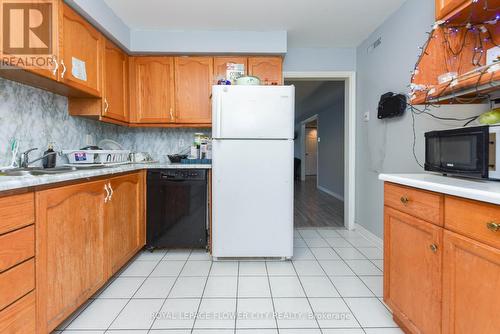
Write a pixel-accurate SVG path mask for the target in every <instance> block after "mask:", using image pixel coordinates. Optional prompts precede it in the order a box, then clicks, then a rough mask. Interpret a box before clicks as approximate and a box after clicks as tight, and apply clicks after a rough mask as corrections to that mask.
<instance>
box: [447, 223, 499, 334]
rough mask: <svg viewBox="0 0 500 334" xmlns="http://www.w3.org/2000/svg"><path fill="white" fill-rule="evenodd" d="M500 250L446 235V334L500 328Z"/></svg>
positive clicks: (488, 332) (485, 332)
mask: <svg viewBox="0 0 500 334" xmlns="http://www.w3.org/2000/svg"><path fill="white" fill-rule="evenodd" d="M499 309H500V250H499V249H497V248H493V247H490V246H486V245H484V244H482V243H480V242H477V241H474V240H472V239H469V238H467V237H464V236H461V235H458V234H456V233H453V232H449V231H445V232H444V260H443V333H446V334H452V333H453V334H469V333H481V334H494V333H498V332H499V329H500V317H498V310H499Z"/></svg>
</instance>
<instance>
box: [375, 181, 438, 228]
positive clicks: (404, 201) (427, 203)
mask: <svg viewBox="0 0 500 334" xmlns="http://www.w3.org/2000/svg"><path fill="white" fill-rule="evenodd" d="M443 199H444V197H443V195H441V194H438V193H433V192H430V191H425V190H420V189H416V188H411V187H405V186H400V185H396V184H394V183H390V182H386V183H385V184H384V204H385V205H387V206H389V207H391V208H393V209H396V210H399V211H402V212H405V213H407V214H409V215H411V216H413V217H417V218H420V219H423V220H426V221H428V222H429V223H433V224H435V225H439V226H443Z"/></svg>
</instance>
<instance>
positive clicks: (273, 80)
mask: <svg viewBox="0 0 500 334" xmlns="http://www.w3.org/2000/svg"><path fill="white" fill-rule="evenodd" d="M282 63H283V60H282V59H281V57H250V58H248V74H249V75H254V76H256V77H259V78H260V80H261V83H262V84H263V85H282V84H283V69H282Z"/></svg>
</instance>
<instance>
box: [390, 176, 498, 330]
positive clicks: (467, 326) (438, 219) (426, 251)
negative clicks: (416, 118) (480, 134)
mask: <svg viewBox="0 0 500 334" xmlns="http://www.w3.org/2000/svg"><path fill="white" fill-rule="evenodd" d="M394 176H395V177H392V175H381V178H382V179H383V180H385V181H386V182H385V186H384V189H385V191H384V205H385V208H384V212H385V213H384V301H385V302H386V303H387V305H388V306H389V307H390V308H391V310H392V311H393V312H394V320H395V321H396V322H397V323H398V324H399V325H400V326H401V328H402V329H404V330H405V332H407V333H485V334H486V333H492V334H493V333H497V332H498V329H499V328H500V321H499V320H498V317H497V316H496V315H495V312H496V311H495V310H496V309H498V307H500V302H499V301H500V294H499V292H498V282H499V279H500V224H499V222H500V205H499V204H498V203H496V202H495V200H494V197H495V193H494V192H492V193H491V201H492V202H493V203H490V202H485V201H479V200H472V199H470V198H464V197H458V196H454V195H450V194H449V193H448V192H447V191H444V193H440V192H435V191H429V190H426V188H428V187H426V186H425V185H423V183H422V184H420V185H419V186H418V187H419V188H415V187H412V186H408V184H410V185H412V184H418V183H419V182H418V181H420V180H421V179H425V180H426V181H427V182H428V181H429V180H433V181H434V184H435V185H436V186H435V187H432V186H431V187H430V188H436V189H438V188H439V187H443V188H445V187H446V185H447V184H453V183H454V181H453V180H451V181H448V182H447V181H446V177H444V176H437V175H428V176H425V175H424V176H422V175H421V176H422V177H418V175H417V176H415V177H413V176H412V175H408V176H406V175H403V176H402V177H401V178H400V180H402V181H400V180H398V177H397V175H394ZM427 179H428V180H427ZM405 180H406V182H405ZM415 180H416V181H417V182H413V181H415ZM443 180H444V181H443ZM439 181H442V183H440V182H439ZM395 182H396V183H395ZM412 182H413V183H412ZM460 182H462V183H464V184H467V183H470V184H471V185H472V186H474V182H475V181H468V180H463V181H460V180H458V181H457V183H460ZM398 183H402V184H403V185H401V184H398ZM428 184H431V183H430V182H428ZM431 185H432V184H431ZM457 185H458V184H457ZM457 185H455V188H456V189H458V191H459V190H460V188H458V187H457ZM477 187H478V188H481V184H480V183H479V184H478V185H477ZM484 187H485V188H487V187H488V186H487V185H484ZM449 188H450V189H451V186H450V187H449ZM433 190H434V189H433ZM462 191H464V192H467V189H466V188H465V189H462ZM451 192H452V193H453V191H451ZM471 193H472V191H471ZM477 197H481V196H480V195H477ZM483 199H484V200H487V196H486V195H485V196H484V197H483Z"/></svg>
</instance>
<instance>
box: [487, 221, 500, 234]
mask: <svg viewBox="0 0 500 334" xmlns="http://www.w3.org/2000/svg"><path fill="white" fill-rule="evenodd" d="M486 227H487V228H488V230H490V231H492V232H498V231H500V224H497V223H495V222H489V223H486Z"/></svg>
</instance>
